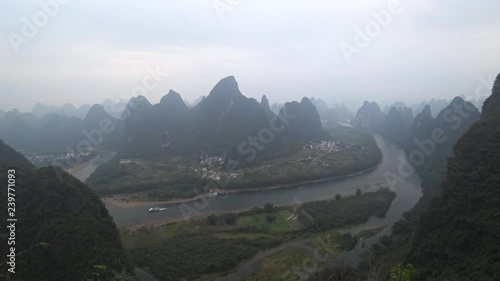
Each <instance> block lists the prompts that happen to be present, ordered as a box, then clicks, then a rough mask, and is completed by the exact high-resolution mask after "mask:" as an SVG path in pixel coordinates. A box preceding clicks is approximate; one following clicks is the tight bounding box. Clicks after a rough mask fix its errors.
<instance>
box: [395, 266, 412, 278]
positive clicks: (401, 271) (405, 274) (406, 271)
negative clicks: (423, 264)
mask: <svg viewBox="0 0 500 281" xmlns="http://www.w3.org/2000/svg"><path fill="white" fill-rule="evenodd" d="M414 275H415V269H414V268H413V265H411V264H407V265H406V266H405V267H403V266H402V265H400V264H397V265H394V266H393V267H392V268H391V281H411V278H412V277H413V276H414Z"/></svg>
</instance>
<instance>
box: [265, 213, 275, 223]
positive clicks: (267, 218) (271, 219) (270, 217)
mask: <svg viewBox="0 0 500 281" xmlns="http://www.w3.org/2000/svg"><path fill="white" fill-rule="evenodd" d="M266 221H267V222H274V221H276V216H274V215H271V214H268V215H266Z"/></svg>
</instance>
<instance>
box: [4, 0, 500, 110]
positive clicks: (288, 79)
mask: <svg viewBox="0 0 500 281" xmlns="http://www.w3.org/2000/svg"><path fill="white" fill-rule="evenodd" d="M53 1H55V0H41V1H40V2H41V3H47V2H53ZM0 2H1V7H2V9H1V10H0V19H1V20H0V34H1V35H2V41H1V42H0V108H2V109H4V110H5V109H11V108H13V107H15V108H18V109H20V110H22V111H26V110H31V108H32V107H33V105H34V104H35V103H36V102H37V101H40V102H42V103H44V104H48V105H52V104H54V105H61V104H63V103H65V102H71V103H73V104H75V105H77V106H78V105H80V104H82V103H97V102H102V101H103V100H104V99H106V98H110V99H113V100H119V99H121V98H125V99H129V98H130V97H131V96H133V95H136V93H137V92H134V90H136V91H137V89H140V86H141V85H142V81H143V80H144V79H146V80H148V81H149V82H150V83H149V84H148V85H149V86H148V88H150V90H146V94H145V96H146V97H147V98H148V99H149V100H150V101H151V102H153V103H155V102H158V101H159V100H160V98H161V97H162V96H163V95H164V94H166V93H167V92H168V89H174V90H176V91H177V92H179V93H181V95H182V96H183V97H184V98H185V99H187V100H189V101H192V100H195V99H197V98H198V97H199V96H201V95H207V94H208V93H209V92H210V90H211V89H212V87H213V86H214V85H215V83H217V82H218V81H219V80H220V79H222V78H224V77H226V76H229V75H234V76H235V77H236V79H237V81H238V82H239V85H240V89H241V91H242V93H243V94H244V95H246V96H249V97H255V98H257V99H258V100H260V97H261V96H262V95H263V94H266V95H267V96H268V98H269V99H270V101H271V103H273V102H284V101H291V100H298V99H300V98H302V97H303V96H308V97H309V96H315V97H320V98H322V99H324V100H325V101H326V102H327V103H329V104H333V103H336V102H341V101H343V102H346V103H348V105H351V106H352V107H356V106H358V105H361V102H362V101H363V100H365V99H367V100H371V101H378V102H380V103H381V104H384V103H387V102H391V101H397V100H403V101H406V102H407V103H413V102H417V101H421V100H423V99H430V98H433V97H434V98H452V97H454V96H456V95H466V96H472V95H474V92H475V89H476V88H477V87H478V85H481V82H480V78H481V77H483V78H484V79H487V77H488V76H496V74H497V73H498V72H500V61H499V60H500V36H499V34H500V17H499V16H498V11H500V2H499V1H498V0H483V1H465V0H462V1H461V0H435V1H431V0H419V1H409V0H401V2H400V5H401V7H398V8H397V9H396V10H397V12H395V13H392V14H391V19H390V21H388V22H387V24H386V23H383V25H385V26H383V27H381V28H380V32H378V30H376V28H377V24H374V23H373V22H371V21H373V20H374V16H373V13H377V12H380V11H381V10H387V9H388V6H389V5H391V4H390V2H391V1H388V0H358V1H353V0H349V1H347V0H342V1H340V0H317V1H311V0H309V1H293V0H288V1H265V0H216V1H214V0H193V1H186V0H148V1H131V0H85V1H77V0H72V1H71V0H69V1H68V0H65V1H64V2H68V3H67V4H64V5H62V4H61V5H60V7H59V9H58V11H57V10H56V11H55V12H54V13H51V14H52V15H49V16H48V17H47V18H48V21H47V22H46V23H44V22H43V20H44V14H45V13H46V12H44V10H43V9H42V7H41V6H40V4H39V2H38V1H14V0H1V1H0ZM61 2H63V1H62V0H61ZM394 5H396V4H394ZM395 7H397V5H396V6H395ZM392 10H393V12H394V11H395V10H394V9H392ZM33 17H35V27H36V28H37V29H38V31H36V32H34V33H33V32H32V33H33V34H32V33H26V30H29V28H27V27H26V26H27V25H29V24H26V19H28V21H29V22H31V23H33V21H34V20H33ZM385 19H386V20H387V18H385ZM37 25H38V27H37ZM367 26H368V27H371V28H372V29H371V30H372V31H373V32H374V33H372V35H373V37H370V44H369V45H368V46H362V45H359V44H357V45H356V43H355V40H354V39H355V35H356V28H359V29H362V30H364V29H365V28H367ZM23 31H24V35H23ZM26 35H28V36H26ZM30 37H31V38H30ZM341 46H344V48H345V46H352V47H353V48H357V49H356V50H357V51H356V53H354V54H352V55H351V56H350V57H349V58H350V59H349V60H348V59H346V56H345V55H344V53H343V51H342V48H341ZM358 47H359V48H358ZM16 49H17V52H16ZM349 50H351V51H352V50H353V49H352V48H351V49H349ZM344 52H345V51H344ZM148 68H150V69H159V70H160V71H161V72H163V73H168V74H169V75H168V76H167V77H165V78H163V77H162V76H163V75H162V76H160V77H159V78H160V79H159V80H160V81H161V83H160V84H159V86H158V87H154V86H155V85H154V83H151V82H152V81H150V79H149V78H148V75H149V74H148V71H147V69H148ZM489 88H491V87H489ZM481 94H482V95H486V94H488V93H487V90H486V89H484V91H483V92H482V93H481ZM353 109H357V108H353Z"/></svg>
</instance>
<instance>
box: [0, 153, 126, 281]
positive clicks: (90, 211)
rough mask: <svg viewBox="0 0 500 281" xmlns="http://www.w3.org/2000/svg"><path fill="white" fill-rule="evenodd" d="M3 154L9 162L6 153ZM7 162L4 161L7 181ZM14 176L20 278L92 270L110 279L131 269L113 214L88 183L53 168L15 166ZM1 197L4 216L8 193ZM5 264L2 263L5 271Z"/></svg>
mask: <svg viewBox="0 0 500 281" xmlns="http://www.w3.org/2000/svg"><path fill="white" fill-rule="evenodd" d="M0 146H4V144H3V143H2V144H0ZM2 151H5V148H4V147H3V148H2ZM0 156H1V157H2V160H4V161H6V162H9V159H8V158H6V157H7V156H8V155H4V154H1V155H0ZM4 156H5V157H4ZM19 157H22V156H20V155H17V158H19ZM14 159H16V158H14ZM9 166H12V165H10V164H0V171H1V174H0V180H1V181H2V182H4V183H7V172H6V171H7V169H8V167H9ZM15 180H16V189H15V199H16V201H15V203H16V209H15V211H16V218H17V220H18V223H17V224H16V245H15V246H16V250H17V253H18V256H17V260H16V264H17V266H16V275H15V278H16V280H26V281H31V280H33V281H35V280H36V281H57V280H61V281H67V280H75V281H80V280H82V281H87V280H89V279H92V278H95V277H96V275H94V273H99V275H100V276H99V279H92V280H111V279H112V278H113V276H114V275H116V274H121V273H122V272H124V271H126V272H129V273H130V272H132V267H131V264H130V263H129V260H128V257H127V255H126V253H125V251H124V249H123V246H122V243H121V241H120V238H119V234H118V230H117V228H116V226H115V224H114V222H113V220H112V218H111V217H110V216H109V214H108V211H107V210H106V208H105V206H104V204H103V203H102V202H101V201H100V199H99V197H97V196H96V195H95V194H94V193H93V192H92V191H91V190H90V189H89V188H88V187H87V186H85V185H84V184H83V183H81V182H80V181H79V180H77V179H75V178H74V177H72V176H70V175H69V174H67V173H65V172H63V171H61V170H59V169H58V168H52V167H47V168H42V169H39V170H23V169H18V168H16V172H15ZM0 202H2V203H1V204H0V212H1V213H2V214H4V215H3V218H4V221H5V216H6V215H7V203H6V202H7V192H2V193H1V194H0ZM4 229H5V228H4ZM2 232H3V231H2ZM2 237H3V238H2V239H0V240H1V241H0V244H1V246H0V247H1V251H2V253H6V252H7V251H6V250H7V249H6V247H7V241H5V237H4V236H2ZM25 250H27V251H26V252H25V253H23V254H22V255H20V253H21V252H22V251H25ZM96 266H97V267H96ZM6 268H7V267H6V264H3V265H2V267H1V270H2V273H4V272H7V270H6ZM104 269H105V270H104ZM11 277H13V276H8V277H5V278H11Z"/></svg>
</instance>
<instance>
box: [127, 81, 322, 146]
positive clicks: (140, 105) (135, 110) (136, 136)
mask: <svg viewBox="0 0 500 281" xmlns="http://www.w3.org/2000/svg"><path fill="white" fill-rule="evenodd" d="M290 116H293V117H291V118H290ZM121 120H123V122H124V130H125V131H124V132H125V135H124V138H125V140H126V143H125V150H126V151H130V152H141V153H142V152H144V151H145V150H147V151H152V150H153V151H154V150H156V151H159V152H161V151H179V150H181V151H185V150H189V151H203V152H204V153H210V152H213V153H220V152H223V151H224V150H227V149H229V150H231V149H233V150H237V149H238V146H239V145H240V144H241V145H242V146H241V147H239V149H240V150H245V149H246V148H245V144H244V143H245V142H248V141H249V139H252V138H257V139H263V141H264V142H266V149H272V148H274V147H279V146H280V143H282V141H283V140H284V138H288V139H293V140H298V141H307V140H311V139H314V138H318V137H321V136H323V134H324V132H323V128H322V125H321V119H320V117H319V114H318V111H317V110H316V108H315V107H314V105H313V104H312V103H311V102H310V101H309V99H308V98H304V99H302V101H301V102H300V103H299V102H290V103H286V104H284V106H283V108H281V109H280V111H279V112H278V113H277V114H276V113H275V112H273V111H272V109H271V107H270V105H269V101H268V100H267V97H266V96H263V97H262V99H261V101H260V102H258V101H257V100H255V99H252V98H247V97H245V96H244V95H243V94H242V93H241V92H240V90H239V87H238V83H237V82H236V79H235V78H234V77H232V76H230V77H227V78H224V79H222V80H221V81H220V82H218V83H217V85H215V87H214V88H213V89H212V90H211V91H210V93H209V95H207V96H206V98H203V99H201V100H200V101H199V102H198V103H197V104H196V106H194V107H192V108H189V107H188V106H187V105H186V104H185V102H184V100H183V99H182V97H181V95H180V94H179V93H177V92H175V91H173V90H171V91H170V92H169V93H168V94H167V95H165V96H164V97H163V98H162V99H161V101H160V102H159V103H158V104H155V105H152V104H151V103H150V102H149V101H148V100H147V99H146V98H145V97H143V96H140V97H136V98H134V99H132V100H130V102H129V103H128V105H127V107H126V109H125V111H124V113H123V115H122V117H121ZM281 127H283V129H281ZM270 134H272V136H270ZM268 138H272V141H269V140H268ZM268 141H269V142H268Z"/></svg>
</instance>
